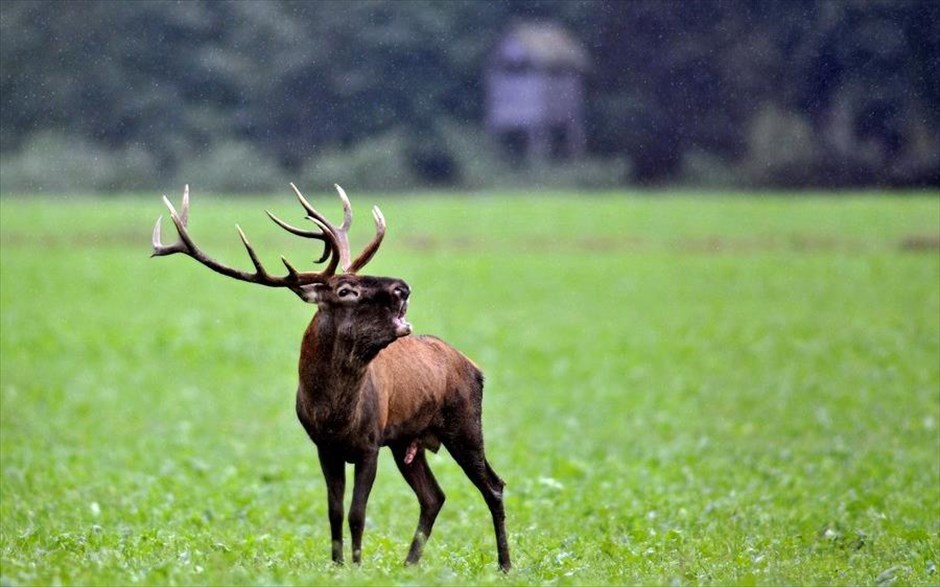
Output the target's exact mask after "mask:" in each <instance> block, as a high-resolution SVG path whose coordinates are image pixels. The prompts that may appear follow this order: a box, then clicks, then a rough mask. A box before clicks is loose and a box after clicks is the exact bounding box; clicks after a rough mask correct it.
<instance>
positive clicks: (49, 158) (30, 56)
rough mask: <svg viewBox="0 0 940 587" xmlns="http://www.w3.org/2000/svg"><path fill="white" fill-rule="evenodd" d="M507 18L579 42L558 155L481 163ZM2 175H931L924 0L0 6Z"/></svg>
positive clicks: (392, 182)
mask: <svg viewBox="0 0 940 587" xmlns="http://www.w3.org/2000/svg"><path fill="white" fill-rule="evenodd" d="M519 19H548V20H552V21H555V22H560V23H562V24H563V25H565V26H566V27H567V28H568V29H569V30H570V31H571V32H572V34H573V35H574V36H576V37H577V38H578V39H579V40H580V42H581V43H583V45H584V46H585V48H586V49H587V51H588V52H589V54H590V56H591V66H590V71H589V73H588V78H587V106H586V107H587V120H588V128H587V139H588V143H587V148H588V155H587V157H585V158H582V159H580V160H577V161H574V162H569V163H563V164H562V163H559V164H553V165H542V166H536V167H513V166H511V165H508V164H507V163H506V162H505V157H504V156H503V154H502V153H501V152H500V151H499V147H498V146H497V145H495V144H494V143H493V142H492V141H491V140H490V139H489V137H487V135H486V134H485V133H484V129H483V107H484V95H483V92H484V88H483V83H482V82H483V71H484V67H485V64H486V62H487V58H488V55H489V53H490V51H491V50H492V48H493V46H494V44H495V42H496V41H497V39H498V38H499V36H500V35H501V34H502V33H504V32H505V30H506V29H507V27H508V26H510V24H511V23H513V22H516V21H518V20H519ZM0 59H2V61H0V65H2V68H0V100H2V109H0V122H2V132H0V154H2V159H0V161H2V167H0V179H2V191H3V192H4V193H10V192H35V191H43V190H48V191H53V190H54V191H67V190H73V191H74V190H88V191H127V190H146V189H163V190H166V189H168V188H170V187H172V186H177V185H178V184H182V183H184V182H191V183H194V182H198V183H199V184H200V185H201V186H202V187H203V188H204V189H206V188H211V189H215V190H220V191H226V192H233V191H241V192H246V191H247V192H259V191H267V190H270V189H271V188H272V187H273V186H276V185H280V184H281V183H282V182H285V181H287V180H299V181H301V182H304V183H307V184H308V185H309V184H310V183H316V184H329V183H331V182H334V181H336V182H340V183H344V182H345V183H347V184H349V185H355V186H356V187H357V189H360V190H361V189H373V190H404V189H412V188H427V187H434V188H442V187H443V188H460V189H468V188H470V189H482V188H488V187H503V186H513V185H516V186H518V185H526V186H550V187H581V188H602V187H614V186H621V185H657V184H659V185H662V184H683V185H691V186H695V187H715V188H722V187H737V188H742V187H744V188H760V187H768V188H779V187H787V188H794V187H805V186H814V187H832V188H841V187H853V188H854V187H860V186H878V187H891V186H938V185H940V3H936V2H933V1H913V0H885V1H881V0H859V1H853V2H838V1H818V2H817V1H804V0H784V1H770V0H767V1H760V2H754V1H751V0H742V1H724V2H722V1H715V2H682V3H671V2H662V1H660V0H654V1H642V0H641V1H634V2H621V1H619V0H596V1H576V0H570V1H565V2H546V1H532V0H519V1H514V2H509V1H493V2H478V1H475V0H466V1H464V0H452V1H439V2H438V1H398V0H372V1H363V2H352V1H348V2H347V1H319V2H290V1H275V0H271V1H265V2H247V1H246V2H203V1H192V2H179V3H178V2H150V1H135V2H109V1H89V2H50V1H29V2H23V1H16V0H4V2H2V3H0Z"/></svg>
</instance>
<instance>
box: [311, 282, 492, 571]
mask: <svg viewBox="0 0 940 587" xmlns="http://www.w3.org/2000/svg"><path fill="white" fill-rule="evenodd" d="M350 287H352V288H355V289H356V291H358V292H359V295H358V297H357V298H356V299H355V300H343V299H341V298H340V296H339V295H338V292H340V291H341V290H343V289H348V288H350ZM408 295H409V290H408V286H407V284H405V283H404V282H403V281H401V280H398V279H391V278H378V277H359V276H351V275H342V276H338V277H335V278H332V279H331V280H330V281H329V283H328V284H326V285H322V286H321V285H318V286H317V304H318V307H319V310H318V312H317V313H316V315H315V316H314V318H313V320H312V321H311V322H310V325H309V326H308V328H307V331H306V333H305V334H304V339H303V344H302V345H301V352H300V365H299V372H300V384H299V386H298V389H297V416H298V418H299V419H300V422H301V424H302V425H303V427H304V429H305V430H306V431H307V434H308V435H309V436H310V439H311V440H312V441H313V442H314V443H315V444H316V445H317V450H318V453H319V457H320V465H321V468H322V470H323V475H324V478H325V480H326V485H327V500H328V507H329V519H330V527H331V534H332V541H333V548H332V552H333V560H334V561H335V562H337V563H340V562H342V561H343V495H344V489H345V466H344V465H345V463H347V462H348V463H353V464H354V465H355V481H354V486H353V497H352V503H351V505H350V510H349V529H350V533H351V535H352V553H353V562H356V563H358V562H359V561H360V558H361V547H362V531H363V525H364V521H365V509H366V502H367V501H368V497H369V492H370V491H371V488H372V483H373V481H374V480H375V472H376V463H377V458H378V452H379V448H380V447H382V446H388V447H390V448H391V449H392V454H393V455H394V457H395V462H396V464H397V465H398V468H399V470H400V471H401V473H402V475H403V476H404V477H405V480H406V481H407V482H408V484H409V485H410V486H411V488H412V489H413V490H414V492H415V494H416V496H417V498H418V503H419V505H420V510H421V511H420V516H419V520H418V527H417V530H416V531H415V536H414V539H413V540H412V543H411V548H410V550H409V552H408V557H407V559H406V562H407V563H415V562H417V561H418V559H419V558H420V557H421V552H422V548H423V546H424V542H425V541H426V540H427V538H428V536H430V534H431V529H432V527H433V525H434V520H435V518H436V517H437V514H438V512H439V511H440V509H441V507H442V506H443V504H444V493H443V491H441V489H440V487H439V486H438V484H437V481H436V480H435V479H434V475H433V474H432V473H431V470H430V468H429V467H428V464H427V460H426V458H425V450H426V449H427V450H432V451H434V452H436V451H437V449H438V448H439V446H440V444H441V443H443V444H444V446H445V447H446V448H447V449H448V451H449V452H450V453H451V455H452V456H453V457H454V459H455V460H456V461H457V463H458V464H459V465H460V466H461V467H462V468H463V470H464V472H465V473H466V474H467V476H468V477H469V478H470V480H471V481H472V482H473V483H474V485H476V487H477V488H478V489H479V490H480V492H481V493H482V494H483V497H484V499H485V500H486V503H487V505H488V506H489V509H490V512H491V514H492V517H493V524H494V529H495V532H496V542H497V553H498V558H499V565H500V568H502V569H504V570H508V569H509V568H510V566H511V563H510V558H509V548H508V546H507V541H506V532H505V527H504V517H505V516H504V511H503V501H502V492H503V485H504V484H503V481H502V480H501V479H500V478H499V477H498V476H497V475H496V473H495V472H494V471H493V469H492V468H491V467H490V465H489V463H488V462H487V461H486V457H485V455H484V452H483V433H482V426H481V409H482V400H483V374H482V373H481V372H480V370H479V368H477V366H476V365H475V364H473V362H472V361H470V359H468V358H466V357H465V356H464V355H462V354H461V353H460V352H459V351H457V350H456V349H454V348H453V347H451V346H449V345H448V344H447V343H445V342H443V341H442V340H440V339H437V338H434V337H431V336H404V337H402V335H401V334H400V333H398V334H396V332H395V325H394V322H393V318H394V317H395V316H398V315H399V311H400V309H401V308H402V304H404V302H405V301H406V300H407V297H408ZM347 297H349V296H347ZM409 447H410V448H411V451H410V453H411V454H408V453H409Z"/></svg>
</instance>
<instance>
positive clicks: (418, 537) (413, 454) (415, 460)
mask: <svg viewBox="0 0 940 587" xmlns="http://www.w3.org/2000/svg"><path fill="white" fill-rule="evenodd" d="M392 454H393V455H394V456H395V464H396V465H398V470H399V471H401V474H402V476H403V477H404V478H405V481H407V482H408V485H409V486H410V487H411V489H412V491H414V492H415V496H417V498H418V505H419V506H420V508H421V513H420V514H419V516H418V528H417V529H416V530H415V535H414V539H413V540H412V541H411V548H409V549H408V557H407V558H406V559H405V564H407V565H411V564H415V563H417V562H418V560H420V559H421V553H422V551H423V550H424V543H425V542H427V539H428V537H430V536H431V529H432V528H433V527H434V520H435V519H437V514H438V513H439V512H440V511H441V508H442V507H444V499H445V497H444V492H443V491H441V488H440V486H439V485H438V484H437V480H436V479H435V478H434V474H433V473H432V472H431V468H430V467H429V466H428V461H427V459H426V458H425V451H424V447H423V446H421V445H417V446H415V445H414V443H412V444H411V445H407V444H396V445H394V446H392Z"/></svg>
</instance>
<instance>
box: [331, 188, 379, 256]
mask: <svg viewBox="0 0 940 587" xmlns="http://www.w3.org/2000/svg"><path fill="white" fill-rule="evenodd" d="M337 187H339V186H337ZM372 217H373V218H374V219H375V236H374V237H373V238H372V242H370V243H369V244H368V245H367V246H366V248H365V249H363V250H362V252H361V253H359V256H358V257H356V260H355V261H353V262H352V264H351V265H350V266H349V267H348V268H347V269H346V272H347V273H355V272H356V271H359V270H360V269H362V268H363V267H365V264H366V263H368V262H369V261H371V260H372V257H373V256H374V255H375V253H376V252H378V250H379V245H381V244H382V239H384V238H385V216H383V215H382V211H381V210H379V207H378V206H373V207H372Z"/></svg>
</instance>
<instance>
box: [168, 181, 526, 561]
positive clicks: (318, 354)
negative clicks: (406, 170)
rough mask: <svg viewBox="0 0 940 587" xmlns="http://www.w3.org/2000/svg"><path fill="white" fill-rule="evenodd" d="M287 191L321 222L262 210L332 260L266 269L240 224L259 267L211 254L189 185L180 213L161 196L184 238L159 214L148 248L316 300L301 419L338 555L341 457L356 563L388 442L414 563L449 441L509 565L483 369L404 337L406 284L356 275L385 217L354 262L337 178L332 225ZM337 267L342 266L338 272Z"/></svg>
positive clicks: (443, 348) (348, 216)
mask: <svg viewBox="0 0 940 587" xmlns="http://www.w3.org/2000/svg"><path fill="white" fill-rule="evenodd" d="M291 187H292V188H293V189H294V192H295V193H296V195H297V199H298V200H299V201H300V204H301V205H302V206H303V207H304V210H306V212H307V218H308V219H309V220H311V221H313V223H314V224H316V225H317V227H318V228H319V230H306V229H301V228H296V227H294V226H291V225H290V224H287V223H286V222H284V221H282V220H280V219H279V218H277V217H276V216H274V215H273V214H271V213H270V212H267V214H268V216H270V217H271V219H272V220H273V221H274V222H275V223H276V224H277V225H278V226H280V227H281V228H283V229H285V230H287V231H288V232H290V233H292V234H294V235H297V236H301V237H305V238H312V239H317V240H320V241H322V242H323V243H324V253H323V256H322V257H321V258H320V259H319V261H318V263H323V262H326V261H327V260H328V261H329V262H328V264H327V266H326V268H325V269H324V270H323V271H320V272H314V271H310V272H300V271H297V270H296V269H295V268H294V267H293V266H291V264H290V263H288V262H287V260H286V259H284V258H283V257H282V258H281V260H282V261H283V262H284V265H285V266H286V268H287V273H286V275H283V276H277V275H271V274H270V273H268V272H267V271H266V270H265V268H264V267H263V266H262V264H261V261H260V260H259V259H258V256H257V254H256V253H255V250H254V249H253V248H252V246H251V244H250V243H249V242H248V239H247V238H246V237H245V233H244V232H242V230H241V228H240V227H239V228H238V233H239V235H240V236H241V239H242V242H243V243H244V245H245V248H246V249H247V251H248V256H249V257H250V258H251V262H252V263H253V264H254V267H255V270H254V272H253V273H249V272H246V271H242V270H239V269H234V268H232V267H229V266H226V265H223V264H222V263H219V262H218V261H216V260H214V259H212V258H210V257H209V256H207V255H206V254H205V253H204V252H202V251H201V250H200V249H199V248H198V247H197V246H196V245H195V243H194V242H193V240H192V238H191V237H190V236H189V233H188V231H187V228H186V226H187V221H188V217H189V186H186V188H185V190H184V192H183V203H182V207H181V209H180V211H179V213H177V211H176V210H175V209H174V207H173V205H172V204H171V203H170V201H169V200H168V199H167V198H166V196H164V198H163V201H164V203H165V204H166V206H167V208H169V210H170V218H171V219H172V220H173V224H175V225H176V230H177V232H178V233H179V240H177V241H176V242H175V243H173V244H171V245H163V244H161V242H160V224H161V221H162V217H161V218H160V219H158V220H157V224H156V226H155V227H154V229H153V256H162V255H172V254H174V253H183V254H184V255H189V256H190V257H192V258H193V259H195V260H197V261H199V262H200V263H202V264H203V265H205V266H206V267H208V268H209V269H212V270H213V271H216V272H218V273H221V274H222V275H226V276H228V277H232V278H234V279H238V280H241V281H247V282H249V283H256V284H259V285H264V286H268V287H283V288H287V289H289V290H291V291H292V292H294V293H295V294H297V295H298V296H299V297H300V298H301V299H303V300H304V301H305V302H309V303H312V304H316V305H317V312H316V314H314V316H313V320H312V321H311V322H310V325H309V326H308V327H307V330H306V332H305V333H304V337H303V342H302V344H301V347H300V365H299V371H300V383H299V385H298V387H297V417H298V418H299V419H300V423H301V424H302V425H303V427H304V430H306V431H307V434H308V435H309V436H310V439H311V440H312V441H313V442H314V444H316V446H317V452H318V455H319V457H320V467H321V469H322V470H323V476H324V478H325V480H326V489H327V504H328V510H329V520H330V534H331V536H332V553H333V561H334V562H336V563H342V562H343V498H344V493H345V485H346V471H345V464H346V463H353V464H354V465H355V479H354V485H353V492H352V504H351V505H350V509H349V531H350V534H351V535H352V559H353V562H354V563H357V564H358V563H359V562H360V560H361V556H362V531H363V526H364V523H365V513H366V502H367V501H368V499H369V492H370V491H371V490H372V484H373V482H374V481H375V473H376V463H377V460H378V453H379V448H380V447H382V446H388V447H390V448H391V449H392V454H393V455H394V458H395V463H396V464H397V465H398V469H399V471H401V474H402V475H403V476H404V477H405V480H406V481H407V482H408V485H410V486H411V488H412V489H413V490H414V492H415V495H416V496H417V497H418V503H419V505H420V515H419V517H418V528H417V530H416V531H415V535H414V539H413V540H412V542H411V548H410V549H409V551H408V556H407V558H406V559H405V562H406V563H407V564H410V563H416V562H418V559H420V558H421V552H422V550H423V547H424V543H425V541H426V540H427V538H428V537H429V536H430V535H431V528H432V527H433V526H434V520H435V518H436V517H437V514H438V512H439V511H440V509H441V507H442V506H443V505H444V492H443V491H441V488H440V487H439V486H438V484H437V481H436V480H435V479H434V475H433V474H432V473H431V469H430V468H429V467H428V463H427V460H426V458H425V450H426V449H427V450H431V451H433V452H436V451H437V449H438V448H440V445H441V443H443V444H444V446H445V447H446V448H447V450H448V452H450V454H451V455H452V456H453V458H454V460H456V461H457V463H458V464H459V465H460V467H461V468H462V469H463V470H464V472H465V473H466V475H467V476H468V477H469V478H470V480H471V481H472V482H473V484H474V485H476V487H477V489H479V490H480V492H481V493H482V494H483V498H484V500H485V501H486V505H487V506H488V507H489V510H490V513H491V514H492V517H493V526H494V528H495V531H496V550H497V556H498V560H499V566H500V568H501V569H502V570H504V571H508V570H509V568H510V566H511V563H510V560H509V546H508V544H507V541H506V530H505V526H504V518H505V514H504V512H503V486H504V484H503V481H502V480H501V479H500V478H499V476H497V475H496V473H495V472H494V471H493V468H492V467H490V464H489V463H488V462H487V460H486V457H485V455H484V453H483V432H482V427H481V408H482V400H483V374H482V373H481V372H480V370H479V369H478V368H477V366H476V365H475V364H474V363H473V362H472V361H470V359H468V358H467V357H465V356H464V355H462V354H461V353H460V352H459V351H457V350H456V349H454V348H453V347H451V346H449V345H448V344H446V343H445V342H443V341H442V340H440V339H438V338H434V337H432V336H408V335H409V334H410V333H411V325H410V324H409V323H408V322H406V321H405V312H406V310H407V308H408V297H409V295H410V293H411V290H410V288H409V287H408V284H407V283H405V282H404V281H403V280H401V279H395V278H389V277H369V276H364V275H362V276H361V275H357V274H356V273H357V272H358V271H359V270H360V269H362V268H363V267H364V266H365V265H366V263H368V262H369V260H370V259H371V258H372V256H373V255H375V253H376V251H377V250H378V248H379V245H380V244H381V242H382V238H383V237H384V236H385V219H384V218H383V216H382V213H381V212H380V211H379V209H378V208H377V207H376V208H373V210H372V214H373V216H374V217H375V223H376V234H375V237H374V238H373V239H372V242H370V243H369V245H368V246H367V247H366V248H365V249H364V250H363V251H362V253H360V254H359V256H358V257H356V258H355V260H352V261H351V260H350V252H349V239H348V230H349V226H350V223H351V222H352V209H351V207H350V204H349V199H348V198H347V197H346V194H345V193H344V192H343V190H342V188H340V187H339V186H336V189H337V191H338V192H339V196H340V199H341V200H342V202H343V223H342V224H341V225H340V226H336V225H334V224H332V223H330V222H329V221H328V220H327V219H326V218H325V217H324V216H323V215H322V214H320V213H319V212H317V211H316V210H315V209H314V208H313V206H311V205H310V203H309V202H308V201H307V200H306V199H305V198H304V196H303V195H302V194H301V193H300V191H299V190H298V189H297V187H296V186H294V184H291ZM338 267H339V268H341V269H342V271H343V273H340V274H337V268H338Z"/></svg>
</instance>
